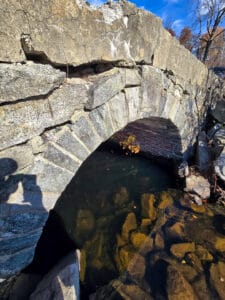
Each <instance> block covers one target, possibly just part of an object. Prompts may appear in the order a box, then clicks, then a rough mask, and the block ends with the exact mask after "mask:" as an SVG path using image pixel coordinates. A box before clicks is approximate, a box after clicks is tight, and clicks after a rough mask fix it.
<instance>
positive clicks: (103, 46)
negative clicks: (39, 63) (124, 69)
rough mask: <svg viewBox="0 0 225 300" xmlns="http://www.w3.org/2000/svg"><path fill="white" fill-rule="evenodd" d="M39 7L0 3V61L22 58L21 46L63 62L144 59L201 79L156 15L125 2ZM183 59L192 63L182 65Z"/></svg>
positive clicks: (191, 58) (198, 70)
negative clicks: (91, 6)
mask: <svg viewBox="0 0 225 300" xmlns="http://www.w3.org/2000/svg"><path fill="white" fill-rule="evenodd" d="M41 7H42V1H41V2H36V3H35V5H32V6H31V5H30V2H29V1H27V0H23V1H22V2H21V3H14V1H13V0H11V1H7V3H5V2H4V5H3V7H2V12H5V11H7V14H4V13H2V14H1V20H2V25H1V28H2V32H4V33H5V34H4V35H2V36H1V44H2V45H7V47H5V48H3V49H2V50H1V52H0V60H1V61H22V60H24V58H25V57H24V53H23V51H25V53H26V55H28V56H29V55H32V54H34V55H35V54H36V55H39V56H41V57H47V58H48V59H49V60H50V61H52V62H55V63H58V64H64V65H65V64H68V62H70V63H71V64H73V65H79V64H84V63H89V62H91V61H128V62H132V61H137V62H143V61H144V62H146V63H148V64H150V63H153V65H154V66H156V67H160V68H161V67H162V66H163V69H165V70H166V69H167V70H172V71H173V73H175V74H178V75H180V76H181V75H182V76H183V78H185V77H186V78H187V80H190V81H191V82H197V83H202V81H203V80H205V79H206V75H207V69H206V67H204V66H203V65H202V64H201V63H200V62H199V61H198V60H197V59H196V58H194V56H192V55H191V53H190V52H189V51H188V50H186V49H185V48H184V47H183V46H181V45H180V44H179V42H178V41H176V39H174V38H173V37H171V35H170V34H169V33H168V32H167V31H166V30H164V29H163V28H162V25H161V20H160V19H159V18H156V17H155V16H153V15H152V14H150V13H148V12H146V11H144V10H138V9H137V8H136V7H135V6H134V5H132V4H131V3H129V2H119V3H117V4H114V5H113V6H110V5H105V6H104V9H102V10H95V9H92V8H90V7H89V6H87V5H79V3H78V2H77V1H76V2H74V1H71V0H67V1H66V3H65V4H64V6H62V5H60V4H59V3H58V2H57V1H56V0H51V1H49V2H48V3H47V4H46V3H45V10H44V11H42V13H41V14H40V13H39V12H40V11H41ZM9 8H10V9H9ZM24 11H26V12H27V14H26V15H25V14H24ZM8 24H9V25H10V26H8ZM37 24H38V26H37ZM54 24H57V26H56V25H54ZM99 24H101V26H99ZM73 28H79V30H78V31H74V30H73ZM87 32H88V34H87ZM102 36H104V39H103V38H102ZM8 37H9V38H8ZM7 38H8V39H7ZM20 39H22V46H21V43H20ZM84 45H87V46H86V47H85V48H84ZM12 49H13V50H12ZM186 60H188V61H190V62H191V63H190V64H186V63H185V62H186ZM184 70H185V75H184Z"/></svg>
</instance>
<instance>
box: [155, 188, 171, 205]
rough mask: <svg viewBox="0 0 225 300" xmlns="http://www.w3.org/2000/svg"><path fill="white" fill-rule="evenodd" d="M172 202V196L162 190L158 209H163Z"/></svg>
mask: <svg viewBox="0 0 225 300" xmlns="http://www.w3.org/2000/svg"><path fill="white" fill-rule="evenodd" d="M172 204H173V197H172V196H171V195H170V194H169V193H168V192H166V191H163V192H162V193H161V195H160V203H159V205H158V208H159V209H165V208H167V207H168V206H171V205H172Z"/></svg>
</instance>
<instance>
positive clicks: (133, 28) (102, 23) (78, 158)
mask: <svg viewBox="0 0 225 300" xmlns="http://www.w3.org/2000/svg"><path fill="white" fill-rule="evenodd" d="M3 2H4V3H2V4H1V7H2V9H1V12H0V24H1V33H0V43H1V45H2V46H1V48H0V62H1V63H0V182H1V185H0V277H1V278H3V279H4V278H7V277H9V276H11V275H14V274H16V273H18V272H19V271H21V269H22V268H23V267H25V266H27V265H28V264H29V263H30V262H31V260H32V257H33V254H34V249H35V245H36V243H37V241H38V239H39V237H40V235H41V232H42V227H43V226H44V224H45V221H46V219H47V215H48V214H47V212H48V211H49V210H50V209H51V208H53V207H54V204H55V203H56V201H57V199H58V198H59V196H60V195H61V193H62V192H63V190H64V189H65V187H66V186H67V184H68V183H69V182H70V180H71V179H72V177H73V176H74V175H75V173H76V172H77V170H78V169H79V167H80V165H81V164H82V162H84V160H85V159H86V158H87V157H88V156H89V155H90V153H92V152H93V151H94V150H95V149H96V148H97V147H98V146H99V145H100V144H101V143H102V142H103V141H105V140H107V139H108V138H109V137H111V136H112V134H114V133H115V132H117V131H118V130H121V129H122V128H123V127H124V126H126V125H127V124H128V123H130V122H132V121H135V120H138V119H142V118H149V117H160V118H164V119H168V120H170V121H171V122H172V123H173V124H174V125H175V126H176V127H177V128H178V130H179V132H180V137H181V144H182V151H183V153H185V152H186V151H187V149H188V147H191V146H192V145H193V143H194V141H195V138H196V135H197V133H198V129H199V124H201V121H202V117H203V116H204V112H205V109H206V103H208V101H212V100H213V99H214V98H215V97H216V96H218V94H220V90H219V87H220V84H219V80H218V79H217V78H216V77H215V76H214V75H212V74H211V73H209V72H208V70H207V69H206V67H205V66H204V65H203V64H201V63H200V62H199V61H198V60H197V59H196V58H195V57H194V56H192V55H191V53H190V52H189V51H188V50H186V49H185V48H183V47H182V46H181V45H180V44H179V43H178V42H177V40H176V39H175V38H173V37H172V36H171V35H170V34H169V33H168V32H167V31H166V30H164V29H163V27H162V25H161V20H160V19H159V18H157V17H155V16H154V15H152V14H151V13H149V12H146V11H143V10H140V9H137V8H136V7H135V6H134V5H133V4H131V3H129V2H126V1H119V2H116V3H111V4H106V5H103V6H102V7H101V8H99V9H95V8H92V7H90V6H88V5H87V4H85V3H83V1H81V0H65V1H61V2H60V1H56V0H49V1H47V2H46V1H44V0H38V1H30V0H21V1H15V0H8V1H3ZM43 7H45V8H44V9H43Z"/></svg>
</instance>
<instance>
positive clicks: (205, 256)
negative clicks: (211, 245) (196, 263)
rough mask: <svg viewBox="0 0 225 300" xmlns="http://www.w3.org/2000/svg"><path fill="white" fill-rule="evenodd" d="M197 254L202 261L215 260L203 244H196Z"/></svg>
mask: <svg viewBox="0 0 225 300" xmlns="http://www.w3.org/2000/svg"><path fill="white" fill-rule="evenodd" d="M196 254H197V256H198V257H199V259H200V260H202V261H213V259H214V258H213V256H212V254H211V253H210V252H209V251H208V250H207V249H206V248H205V247H203V246H201V245H196Z"/></svg>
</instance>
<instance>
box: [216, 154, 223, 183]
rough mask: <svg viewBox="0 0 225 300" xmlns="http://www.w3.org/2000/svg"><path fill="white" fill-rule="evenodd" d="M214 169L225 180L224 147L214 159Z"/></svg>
mask: <svg viewBox="0 0 225 300" xmlns="http://www.w3.org/2000/svg"><path fill="white" fill-rule="evenodd" d="M214 169H215V172H216V174H217V175H218V176H219V177H220V178H221V179H222V180H223V181H225V149H223V151H222V152H221V154H220V156H219V157H218V158H217V159H216V160H215V161H214Z"/></svg>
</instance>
